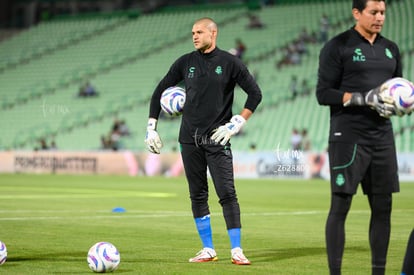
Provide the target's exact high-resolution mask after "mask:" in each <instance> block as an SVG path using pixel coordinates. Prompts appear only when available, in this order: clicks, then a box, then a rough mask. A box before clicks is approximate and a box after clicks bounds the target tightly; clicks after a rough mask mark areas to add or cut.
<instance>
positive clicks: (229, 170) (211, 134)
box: [145, 18, 262, 265]
mask: <svg viewBox="0 0 414 275" xmlns="http://www.w3.org/2000/svg"><path fill="white" fill-rule="evenodd" d="M217 33H218V29H217V25H216V23H215V22H214V21H213V20H212V19H210V18H202V19H199V20H197V21H196V22H195V23H194V25H193V28H192V36H193V44H194V47H195V49H196V50H195V51H193V52H191V53H188V54H185V55H183V56H181V57H180V58H178V59H177V60H176V61H175V62H174V63H173V64H172V66H171V67H170V69H169V71H168V72H167V74H166V75H165V76H164V78H163V79H162V80H161V81H160V82H159V84H158V86H157V87H156V88H155V90H154V93H153V95H152V98H151V102H150V110H149V120H148V126H147V135H146V138H145V142H146V144H147V147H148V150H149V151H150V152H152V153H155V154H159V153H160V150H161V148H162V142H161V139H160V137H159V135H158V133H157V119H158V116H159V113H160V110H161V107H160V97H161V94H162V92H163V91H164V90H165V89H167V88H168V87H171V86H175V85H177V84H179V83H181V82H182V81H183V82H184V85H185V90H186V102H185V105H184V110H183V114H182V121H181V127H180V133H179V143H180V149H181V156H182V160H183V164H184V170H185V175H186V177H187V181H188V184H189V192H190V199H191V207H192V213H193V217H194V221H195V225H196V228H197V231H198V233H199V236H200V239H201V242H202V246H203V248H202V249H201V250H200V251H199V252H198V253H197V254H196V256H195V257H193V258H191V259H190V260H189V261H190V262H208V261H215V260H217V254H216V251H215V250H214V245H213V240H212V230H211V226H210V210H209V205H208V196H209V188H208V181H207V167H208V169H209V172H210V174H211V177H212V180H213V184H214V187H215V190H216V193H217V195H218V197H219V203H220V204H221V206H222V209H223V215H224V219H225V222H226V227H227V232H228V235H229V238H230V244H231V253H230V254H231V261H232V262H233V263H234V264H239V265H249V264H250V261H249V260H248V259H247V258H246V257H245V255H244V253H243V250H242V246H241V219H240V207H239V203H238V199H237V195H236V190H235V186H234V176H233V157H232V152H231V146H230V142H229V141H230V138H231V137H232V136H234V135H236V134H237V133H238V132H239V131H240V130H241V128H242V127H243V125H244V124H245V122H246V121H247V120H248V119H249V117H250V116H251V115H252V113H253V112H254V111H255V109H256V107H257V106H258V104H259V103H260V101H261V98H262V94H261V91H260V89H259V87H258V85H257V83H256V81H255V80H254V78H253V77H252V75H251V74H250V73H249V71H248V70H247V68H246V66H245V65H244V64H243V63H242V62H241V61H240V59H238V58H237V57H235V56H233V55H231V54H229V53H228V52H226V51H222V50H220V49H219V48H218V47H216V39H217ZM236 84H238V85H239V86H240V87H241V88H242V89H243V90H244V91H245V92H246V93H247V99H246V102H245V106H244V109H243V110H242V111H241V112H240V114H238V115H232V105H233V97H234V88H235V85H236Z"/></svg>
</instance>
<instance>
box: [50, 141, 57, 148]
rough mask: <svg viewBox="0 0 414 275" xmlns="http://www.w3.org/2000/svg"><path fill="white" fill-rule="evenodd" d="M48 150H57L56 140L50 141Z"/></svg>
mask: <svg viewBox="0 0 414 275" xmlns="http://www.w3.org/2000/svg"><path fill="white" fill-rule="evenodd" d="M49 149H50V150H57V149H58V148H57V145H56V142H55V141H54V140H52V142H50V148H49Z"/></svg>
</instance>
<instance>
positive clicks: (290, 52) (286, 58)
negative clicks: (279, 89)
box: [276, 43, 301, 69]
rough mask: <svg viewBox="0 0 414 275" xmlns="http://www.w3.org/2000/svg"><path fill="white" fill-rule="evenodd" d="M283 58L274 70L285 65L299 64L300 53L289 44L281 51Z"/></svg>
mask: <svg viewBox="0 0 414 275" xmlns="http://www.w3.org/2000/svg"><path fill="white" fill-rule="evenodd" d="M282 50H283V52H284V54H283V57H282V59H281V60H279V61H278V62H277V63H276V68H277V69H280V68H281V67H282V66H286V65H297V64H300V63H301V56H300V53H299V52H298V51H297V48H296V45H295V44H294V43H291V44H289V45H287V46H285V47H284V48H283V49H282Z"/></svg>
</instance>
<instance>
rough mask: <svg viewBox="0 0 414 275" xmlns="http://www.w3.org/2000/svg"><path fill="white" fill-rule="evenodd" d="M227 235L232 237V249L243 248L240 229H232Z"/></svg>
mask: <svg viewBox="0 0 414 275" xmlns="http://www.w3.org/2000/svg"><path fill="white" fill-rule="evenodd" d="M227 233H228V234H229V237H230V244H231V249H233V248H236V247H240V248H241V244H240V242H241V241H240V240H241V230H240V228H232V229H229V230H227Z"/></svg>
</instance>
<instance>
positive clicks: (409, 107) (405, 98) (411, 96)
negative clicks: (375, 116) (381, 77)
mask: <svg viewBox="0 0 414 275" xmlns="http://www.w3.org/2000/svg"><path fill="white" fill-rule="evenodd" d="M384 86H386V87H387V90H386V91H385V92H386V95H387V96H390V97H392V98H393V99H394V101H395V107H396V109H397V115H399V116H402V115H404V114H410V113H411V112H412V111H413V110H414V85H413V83H411V82H410V81H408V80H407V79H404V78H402V77H395V78H392V79H390V80H387V81H386V82H385V83H384Z"/></svg>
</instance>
